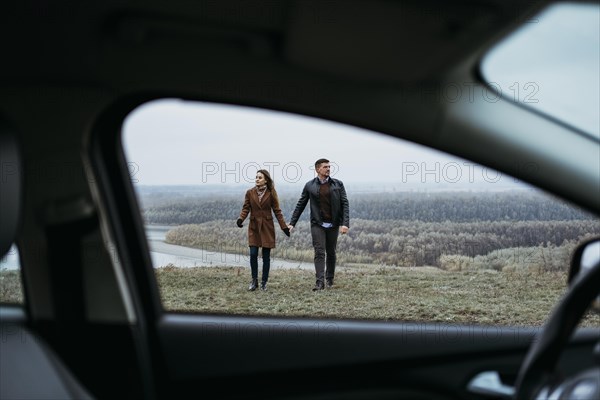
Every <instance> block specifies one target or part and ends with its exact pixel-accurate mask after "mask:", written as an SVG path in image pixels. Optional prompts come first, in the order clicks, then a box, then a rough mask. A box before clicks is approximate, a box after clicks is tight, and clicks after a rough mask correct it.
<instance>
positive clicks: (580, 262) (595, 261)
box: [568, 238, 600, 313]
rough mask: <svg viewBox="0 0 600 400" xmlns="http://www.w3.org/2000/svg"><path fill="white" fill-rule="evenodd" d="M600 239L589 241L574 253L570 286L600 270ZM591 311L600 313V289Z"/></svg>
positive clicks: (569, 280) (570, 272)
mask: <svg viewBox="0 0 600 400" xmlns="http://www.w3.org/2000/svg"><path fill="white" fill-rule="evenodd" d="M599 264H600V238H595V239H591V240H588V241H586V242H584V243H582V244H580V245H579V246H578V247H577V248H576V249H575V251H574V252H573V257H572V259H571V266H570V268H569V278H568V282H569V285H572V284H573V283H575V282H577V280H578V279H580V278H581V277H582V276H584V275H585V274H587V273H588V272H589V271H591V270H592V269H594V268H600V265H599ZM590 307H591V309H592V310H594V311H595V312H597V313H600V288H599V291H598V296H597V297H596V299H595V300H594V301H593V302H592V304H591V306H590Z"/></svg>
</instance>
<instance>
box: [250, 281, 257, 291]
mask: <svg viewBox="0 0 600 400" xmlns="http://www.w3.org/2000/svg"><path fill="white" fill-rule="evenodd" d="M257 287H258V279H252V282H250V286H248V290H249V291H251V292H253V291H255V290H256V288H257Z"/></svg>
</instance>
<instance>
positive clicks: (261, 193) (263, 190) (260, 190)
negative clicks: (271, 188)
mask: <svg viewBox="0 0 600 400" xmlns="http://www.w3.org/2000/svg"><path fill="white" fill-rule="evenodd" d="M266 192H267V185H264V186H257V187H256V193H258V202H259V203H260V202H261V201H262V198H263V196H264V195H265V193H266Z"/></svg>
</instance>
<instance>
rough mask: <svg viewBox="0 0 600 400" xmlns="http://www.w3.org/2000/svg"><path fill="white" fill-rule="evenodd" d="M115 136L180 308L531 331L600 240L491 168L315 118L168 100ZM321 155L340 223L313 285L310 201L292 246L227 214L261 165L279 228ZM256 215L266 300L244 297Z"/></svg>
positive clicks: (584, 217)
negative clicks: (578, 254) (341, 206)
mask: <svg viewBox="0 0 600 400" xmlns="http://www.w3.org/2000/svg"><path fill="white" fill-rule="evenodd" d="M123 135H124V136H123V145H124V149H125V153H126V157H127V159H128V165H129V171H130V176H131V180H132V182H133V184H134V187H135V189H136V193H137V196H138V199H139V202H140V204H141V209H142V212H143V219H144V221H145V224H146V233H147V238H148V241H149V245H150V249H151V255H152V260H153V263H154V268H155V271H156V276H157V281H158V283H159V287H160V291H161V299H162V303H163V305H164V307H165V309H167V310H170V311H174V312H197V313H206V314H232V315H268V316H282V317H284V316H294V317H324V318H350V319H361V320H365V319H369V320H393V321H425V322H444V323H473V324H487V325H526V326H539V325H541V324H542V323H543V321H544V320H545V318H546V316H547V315H548V313H549V311H550V310H551V308H552V307H553V305H554V304H555V303H556V301H557V300H558V298H559V297H560V296H561V295H562V294H563V293H564V290H565V286H566V285H565V282H566V272H567V268H568V264H569V262H568V260H569V257H570V253H571V251H572V250H573V248H574V246H575V245H576V244H577V243H578V242H580V241H581V240H583V239H585V238H587V237H590V236H592V235H596V234H599V233H600V226H599V223H598V220H597V219H595V218H594V217H593V216H592V215H589V214H587V213H585V212H583V211H581V210H579V209H576V208H574V207H572V206H570V205H568V204H566V203H564V202H562V201H560V200H558V199H556V198H553V197H550V196H548V195H547V194H544V193H542V192H540V191H538V190H536V189H535V188H532V187H531V186H528V185H525V184H523V183H522V182H520V181H518V180H516V179H514V178H511V177H508V176H506V175H503V174H501V173H499V172H497V171H494V170H491V169H489V168H485V167H482V166H480V165H477V164H474V163H472V162H469V161H467V160H463V159H459V158H456V157H452V156H449V155H447V154H445V153H441V152H438V151H435V150H432V149H428V148H425V147H422V146H419V145H415V144H413V143H410V142H406V141H402V140H398V139H395V138H391V137H389V136H385V135H382V134H379V133H375V132H371V131H367V130H364V129H359V128H355V127H351V126H347V125H342V124H337V123H333V122H329V121H324V120H319V119H315V118H308V117H303V116H298V115H293V114H288V113H282V112H274V111H266V110H260V109H254V108H249V107H239V106H231V105H218V104H210V103H202V102H191V101H190V102H188V101H182V100H176V99H165V100H160V101H155V102H151V103H147V104H145V105H143V106H141V107H139V108H138V109H136V110H134V112H132V113H131V114H130V116H129V117H128V118H127V119H126V121H125V125H124V134H123ZM320 158H327V159H328V160H329V164H330V173H331V177H332V178H334V179H336V180H338V184H339V181H341V182H342V183H343V185H344V188H345V191H346V194H347V199H348V203H349V230H348V232H347V234H340V235H339V236H338V237H337V259H336V268H335V275H334V280H333V286H332V287H331V288H326V289H325V290H322V291H320V290H318V291H313V288H314V286H315V284H316V278H317V276H316V272H315V262H314V261H315V260H314V254H315V252H314V248H313V240H312V233H311V222H310V213H311V210H310V207H311V206H310V204H308V205H307V206H306V209H305V210H304V212H303V213H302V214H301V217H300V218H299V220H298V222H297V224H296V226H295V227H294V229H293V230H292V232H291V235H290V237H287V236H286V235H285V234H284V231H283V230H282V227H281V225H280V223H279V221H278V220H277V218H276V215H275V214H274V213H272V212H271V213H270V215H271V218H272V219H271V220H269V221H265V220H264V218H266V217H265V216H266V215H269V213H268V212H267V214H263V217H260V215H259V211H257V210H258V209H257V208H253V209H252V210H253V211H252V212H251V213H250V215H248V218H246V219H245V220H244V221H243V223H242V224H243V227H242V228H241V229H240V228H239V227H238V226H237V224H236V220H237V219H238V218H239V217H240V213H241V211H242V209H243V205H244V201H245V196H246V192H247V191H248V190H250V193H254V192H252V190H255V178H256V175H257V171H258V170H260V169H264V170H267V171H268V172H269V174H270V175H271V177H272V178H273V180H274V183H275V188H276V190H277V193H278V198H279V204H280V208H281V211H282V216H283V219H284V220H285V221H284V222H285V223H284V224H283V227H285V224H287V223H289V222H290V219H291V218H292V214H293V212H294V209H295V207H296V204H297V202H298V200H299V199H300V196H301V193H302V192H303V188H304V186H305V184H306V183H307V182H309V181H312V180H314V178H315V176H316V174H315V167H314V164H315V161H316V160H318V159H320ZM320 187H321V186H319V188H320ZM329 188H330V190H335V191H339V190H340V188H339V186H337V187H336V186H335V184H334V183H332V182H330V185H329ZM331 188H333V189H331ZM319 190H321V189H319ZM324 190H325V189H324ZM319 193H320V192H319ZM338 193H339V192H338ZM253 195H254V194H252V195H251V196H253ZM257 198H258V197H257ZM330 199H333V197H330ZM332 202H334V200H331V201H330V203H332ZM336 204H337V203H336ZM330 212H331V214H334V213H335V211H333V208H331V209H330ZM253 213H254V214H253ZM323 215H325V214H323ZM253 216H256V218H257V219H259V217H260V218H263V219H261V221H263V222H264V223H265V224H267V223H270V222H271V221H272V222H273V225H274V228H275V229H274V233H275V238H274V239H275V248H273V249H272V250H271V251H270V271H269V277H268V284H267V290H266V291H261V290H260V288H257V290H254V291H250V290H248V289H249V287H250V285H251V284H252V280H251V267H250V264H251V258H250V248H249V244H250V243H249V235H250V234H249V230H248V227H249V226H250V225H251V224H252V223H253V221H252V220H251V218H252V217H253ZM333 218H334V217H332V218H331V219H333ZM256 221H257V220H255V223H257V222H256ZM340 225H341V224H340ZM261 226H262V225H261ZM264 240H267V239H264ZM265 243H266V242H265ZM268 246H269V245H264V246H263V247H268ZM264 260H265V257H264V256H263V254H262V253H259V254H258V257H257V279H258V281H259V282H258V283H259V285H260V283H261V281H262V279H261V278H262V268H263V261H264ZM590 318H592V320H586V322H585V323H594V322H595V323H597V322H598V321H597V317H590ZM593 318H596V320H593Z"/></svg>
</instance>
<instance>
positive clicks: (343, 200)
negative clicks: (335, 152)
mask: <svg viewBox="0 0 600 400" xmlns="http://www.w3.org/2000/svg"><path fill="white" fill-rule="evenodd" d="M329 180H330V185H329V193H330V196H331V201H330V202H331V216H332V219H333V221H332V223H333V225H334V226H347V227H348V228H350V210H349V204H348V197H347V196H346V189H345V188H344V184H343V183H342V181H340V180H339V179H334V178H331V177H330V178H329ZM320 185H321V183H320V182H319V178H315V179H313V180H310V181H308V182H306V185H304V189H303V190H302V195H301V196H300V199H299V200H298V204H296V209H295V210H294V213H293V214H292V218H291V219H290V225H293V226H295V225H296V223H297V222H298V219H299V218H300V215H302V212H303V211H304V208H305V207H306V204H307V203H308V201H309V200H310V223H311V224H318V225H321V224H322V223H323V218H322V217H321V211H320V206H319V186H320Z"/></svg>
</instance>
